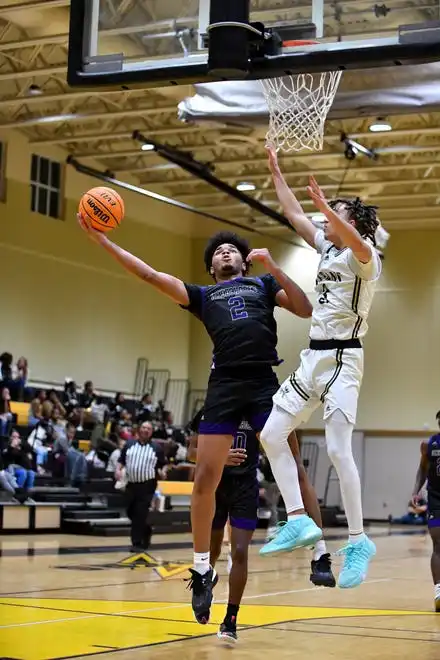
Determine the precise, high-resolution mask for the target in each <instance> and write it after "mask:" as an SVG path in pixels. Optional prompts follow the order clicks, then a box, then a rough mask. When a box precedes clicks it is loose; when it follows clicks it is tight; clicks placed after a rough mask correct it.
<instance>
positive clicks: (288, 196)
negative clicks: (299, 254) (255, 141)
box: [268, 148, 318, 247]
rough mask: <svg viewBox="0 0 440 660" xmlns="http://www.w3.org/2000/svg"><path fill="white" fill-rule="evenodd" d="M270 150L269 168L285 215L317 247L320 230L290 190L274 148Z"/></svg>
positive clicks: (303, 236)
mask: <svg viewBox="0 0 440 660" xmlns="http://www.w3.org/2000/svg"><path fill="white" fill-rule="evenodd" d="M268 152H269V169H270V171H271V173H272V179H273V182H274V185H275V190H276V193H277V197H278V199H279V202H280V204H281V206H282V207H283V211H284V215H285V216H286V218H287V219H288V221H289V222H290V224H291V225H292V227H293V228H294V229H295V230H296V231H297V232H298V234H299V235H300V236H301V238H303V239H304V240H305V241H306V243H308V244H309V245H311V246H312V247H315V235H316V232H317V231H318V230H317V229H316V227H315V226H314V225H313V223H312V222H311V220H309V219H308V217H307V216H306V214H305V213H304V211H303V208H302V206H301V204H300V203H299V202H298V200H297V199H296V197H295V195H294V194H293V192H292V191H291V190H290V188H289V186H288V185H287V183H286V180H285V178H284V176H283V175H282V172H281V170H280V166H279V165H278V158H277V155H276V152H275V150H274V149H272V148H270V149H268Z"/></svg>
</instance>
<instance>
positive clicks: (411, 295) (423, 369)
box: [190, 231, 440, 430]
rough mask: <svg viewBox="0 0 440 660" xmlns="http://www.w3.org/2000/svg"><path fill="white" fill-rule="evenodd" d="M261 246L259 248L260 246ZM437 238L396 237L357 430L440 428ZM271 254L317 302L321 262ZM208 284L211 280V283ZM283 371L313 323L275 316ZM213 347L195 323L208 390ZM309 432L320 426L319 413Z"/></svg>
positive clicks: (378, 302) (296, 253)
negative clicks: (439, 420)
mask: <svg viewBox="0 0 440 660" xmlns="http://www.w3.org/2000/svg"><path fill="white" fill-rule="evenodd" d="M258 243H259V241H258ZM439 245H440V232H435V231H431V232H429V231H421V232H396V233H395V234H393V236H392V237H391V240H390V243H389V247H388V249H387V254H386V260H385V262H384V272H383V276H382V279H381V282H380V285H379V288H378V291H377V294H376V297H375V301H374V304H373V309H372V312H371V316H370V332H369V335H368V337H367V339H366V341H365V365H366V367H365V377H364V383H363V387H362V394H361V399H360V407H359V416H358V427H359V428H363V429H399V430H423V428H424V425H425V424H426V425H428V426H429V427H430V428H433V427H435V422H434V417H435V413H436V412H437V410H439V409H440V368H439V365H440V342H439V336H440V269H439V267H438V246H439ZM272 247H273V254H274V255H276V257H277V259H278V260H279V263H280V264H281V265H282V266H283V267H284V268H285V270H286V272H287V273H288V274H289V275H290V276H291V277H293V278H294V279H295V280H296V281H297V282H298V283H299V284H300V285H301V286H302V287H303V288H304V290H305V291H306V292H307V293H308V294H309V295H310V297H311V298H312V299H314V294H313V284H314V278H315V274H316V266H317V258H316V255H315V254H314V252H313V251H311V250H309V249H307V248H299V247H289V246H283V245H280V244H277V245H273V246H272ZM202 256H203V241H197V242H195V244H194V257H193V278H194V279H195V281H197V282H198V281H201V277H202V267H201V264H202ZM206 281H208V280H207V279H206ZM277 320H278V329H279V354H280V357H282V358H284V360H285V362H284V364H283V365H281V366H280V368H279V369H278V373H279V377H280V378H284V377H285V376H287V375H288V373H289V371H290V370H291V369H292V368H294V367H296V366H297V364H298V355H299V352H300V350H301V348H304V347H305V346H306V345H307V337H308V329H309V322H308V321H303V320H301V319H297V318H294V317H292V316H291V315H289V314H288V313H287V312H285V311H283V310H279V311H277ZM210 351H211V347H210V343H209V340H208V339H207V338H206V335H205V333H204V330H203V328H202V326H201V324H200V323H198V322H197V321H194V322H192V324H191V347H190V378H191V382H192V384H193V387H197V388H200V387H204V386H205V385H206V379H207V376H208V370H209V360H210ZM307 426H308V428H320V427H321V426H322V421H321V415H320V414H318V413H316V414H315V415H314V416H313V417H312V419H311V420H310V422H309V424H308V425H307Z"/></svg>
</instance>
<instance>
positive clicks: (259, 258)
mask: <svg viewBox="0 0 440 660" xmlns="http://www.w3.org/2000/svg"><path fill="white" fill-rule="evenodd" d="M246 261H248V262H249V263H255V262H260V263H261V264H263V266H264V267H265V268H266V269H267V270H270V267H271V266H273V265H274V260H273V259H272V255H271V254H270V252H269V250H268V249H267V248H257V249H255V250H251V251H250V252H249V254H248V256H247V259H246Z"/></svg>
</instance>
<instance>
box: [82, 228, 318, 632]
mask: <svg viewBox="0 0 440 660" xmlns="http://www.w3.org/2000/svg"><path fill="white" fill-rule="evenodd" d="M78 221H79V224H80V226H81V227H82V229H83V230H84V231H86V232H87V234H88V235H89V236H90V237H91V238H92V239H93V240H95V241H96V242H97V243H99V244H100V245H102V247H104V249H105V250H106V251H107V252H109V253H110V254H111V255H112V256H113V257H114V258H115V259H116V260H117V261H118V262H119V263H121V264H122V265H123V266H124V267H125V268H126V269H127V270H128V271H130V272H132V273H133V274H135V275H137V276H138V277H140V278H141V279H143V280H144V281H146V282H148V283H149V284H151V285H152V286H154V287H155V288H156V289H157V290H159V291H161V292H162V293H164V294H165V295H167V296H168V297H170V298H171V299H172V300H174V301H175V302H176V303H178V304H180V305H181V306H182V307H184V308H186V309H188V310H189V311H191V312H192V313H193V314H195V315H196V316H197V317H198V318H199V319H200V320H201V321H202V322H203V324H204V325H205V327H206V329H207V331H208V333H209V335H210V337H211V339H212V341H213V344H214V360H213V369H212V372H211V377H210V380H209V385H208V392H207V396H206V402H205V414H204V419H203V420H202V422H201V425H200V435H199V438H198V449H197V469H196V472H195V480H194V488H193V495H192V501H191V524H192V533H193V540H194V569H193V583H192V585H193V596H192V606H193V610H194V613H195V616H196V618H197V620H198V621H199V622H200V623H207V622H208V620H209V608H210V605H211V602H212V589H213V586H214V584H215V582H216V581H217V576H216V574H215V571H214V570H213V569H212V568H211V566H210V556H209V547H210V536H211V522H212V519H213V516H214V511H215V491H216V488H217V485H218V483H219V481H220V478H221V476H222V472H223V468H224V465H225V463H226V459H227V456H228V452H229V449H230V447H231V444H232V440H233V436H234V434H235V432H236V431H237V429H238V426H239V424H240V423H241V421H242V419H247V420H248V421H249V423H250V425H251V426H252V428H253V429H254V430H255V431H256V432H259V431H261V429H262V428H263V426H264V423H265V421H266V419H267V418H268V416H269V414H270V412H271V410H272V396H273V395H274V393H275V391H276V389H277V387H278V382H277V379H276V376H275V374H274V372H273V369H272V367H273V366H274V365H276V364H278V363H279V360H278V357H277V352H276V345H277V332H276V322H275V319H274V316H273V312H274V308H275V306H276V305H279V306H281V307H284V308H285V309H287V310H289V311H290V312H292V313H293V314H296V315H297V316H300V317H303V318H309V317H310V315H311V311H312V306H311V304H310V301H309V300H308V298H307V296H306V295H305V294H304V292H303V291H302V290H301V289H300V288H299V287H298V286H297V285H296V284H295V283H294V282H292V280H291V279H290V278H289V277H287V275H286V274H285V273H284V272H283V271H282V270H281V269H280V267H279V266H278V265H277V264H276V263H275V262H274V261H273V259H272V257H271V255H270V253H269V252H268V250H266V249H261V250H252V251H251V250H250V248H249V245H248V243H247V241H245V240H244V239H242V238H240V237H238V236H236V235H235V234H231V233H230V232H221V233H219V234H216V235H215V236H213V238H212V239H211V240H210V241H209V242H208V245H207V248H206V250H205V265H206V268H207V270H208V272H209V273H210V274H211V276H212V277H213V279H214V282H215V284H214V285H212V286H207V287H202V286H194V285H188V284H184V283H183V282H182V281H181V280H179V279H178V278H176V277H173V276H172V275H168V274H166V273H161V272H158V271H156V270H155V269H154V268H152V267H151V266H149V265H147V264H146V263H144V262H143V261H141V260H140V259H138V258H137V257H135V256H133V255H132V254H130V253H129V252H127V251H126V250H123V249H122V248H120V247H119V246H117V245H115V244H114V243H112V241H110V240H109V238H108V237H107V236H105V235H104V234H103V233H100V232H96V231H94V230H92V229H91V228H90V227H89V226H88V224H87V222H86V221H85V220H83V219H82V218H81V216H78ZM254 261H259V262H261V263H262V264H263V266H264V267H265V269H266V270H267V271H268V274H267V275H264V276H263V277H261V278H259V277H248V269H249V265H250V263H251V262H254ZM278 458H279V460H280V461H281V462H282V468H281V470H288V471H289V473H290V472H291V473H292V474H295V473H296V472H297V469H298V468H297V464H296V462H295V459H294V458H293V455H292V453H291V451H290V450H289V447H287V451H285V452H284V453H283V454H281V453H280V456H279V457H278ZM272 469H273V472H274V475H275V479H277V472H278V473H279V472H280V466H279V465H272ZM297 491H298V492H297ZM286 495H287V497H291V499H292V501H295V502H296V501H298V498H299V484H298V480H296V479H292V487H291V489H290V490H289V492H288V493H287V494H286ZM286 507H287V503H286ZM295 514H304V509H301V510H299V511H295ZM298 517H299V516H298ZM303 518H304V516H303ZM321 537H322V531H321V530H320V529H319V528H318V527H317V525H316V524H314V523H313V521H312V520H311V519H310V520H307V521H306V523H304V520H303V524H302V534H301V535H298V538H297V539H295V546H296V547H301V546H303V545H312V544H314V543H315V542H317V541H318V540H319V539H320V538H321Z"/></svg>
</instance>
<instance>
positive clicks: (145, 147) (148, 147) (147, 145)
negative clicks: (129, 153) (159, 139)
mask: <svg viewBox="0 0 440 660" xmlns="http://www.w3.org/2000/svg"><path fill="white" fill-rule="evenodd" d="M141 149H142V151H154V149H155V146H154V144H151V143H150V142H145V144H143V145H142V147H141Z"/></svg>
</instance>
